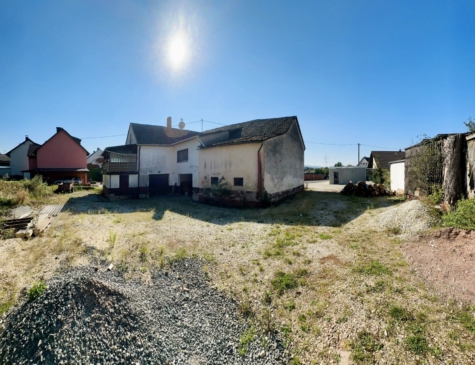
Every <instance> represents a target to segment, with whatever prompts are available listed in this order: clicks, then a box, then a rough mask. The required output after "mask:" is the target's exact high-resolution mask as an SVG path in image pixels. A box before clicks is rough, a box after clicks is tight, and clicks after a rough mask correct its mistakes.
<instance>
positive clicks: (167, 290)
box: [0, 259, 289, 364]
mask: <svg viewBox="0 0 475 365" xmlns="http://www.w3.org/2000/svg"><path fill="white" fill-rule="evenodd" d="M46 285H47V289H46V290H45V291H44V292H43V293H42V294H41V295H39V296H38V297H37V298H36V299H34V300H33V301H30V302H24V303H23V305H21V306H18V307H17V308H15V309H14V310H13V311H12V312H10V313H9V314H8V316H7V318H6V323H5V321H4V324H0V364H30V363H48V364H71V363H74V364H99V363H100V364H106V363H107V364H137V363H140V364H195V363H196V364H202V363H203V364H204V363H206V364H251V363H252V364H286V363H287V362H288V360H289V359H288V357H287V356H286V355H285V350H284V347H283V344H282V342H281V341H280V340H279V339H278V338H277V337H276V335H275V334H274V333H268V334H259V333H256V334H255V337H254V340H253V341H251V342H250V343H248V344H246V346H245V348H243V347H242V346H243V345H242V343H240V337H241V336H242V335H243V333H245V332H246V331H249V330H250V325H249V324H248V323H247V322H246V321H243V320H242V319H240V317H239V315H238V311H237V305H236V303H235V302H234V301H233V300H232V299H230V298H228V297H226V296H224V295H223V294H221V293H219V292H218V291H217V290H216V289H213V288H211V287H210V285H209V282H208V281H207V278H206V275H205V273H204V271H203V262H202V261H200V260H198V259H190V260H182V261H178V262H176V263H175V264H174V265H173V266H172V267H168V268H165V269H163V270H157V271H154V272H153V273H152V276H151V283H149V284H145V283H143V282H139V281H133V280H125V279H124V278H123V276H122V275H121V272H119V271H115V270H110V271H108V270H105V269H98V268H97V267H96V268H94V267H82V268H76V269H72V270H71V271H69V272H66V273H63V274H61V275H60V276H57V277H54V278H53V279H51V280H49V281H48V282H47V283H46ZM2 327H3V328H2ZM265 336H267V337H265Z"/></svg>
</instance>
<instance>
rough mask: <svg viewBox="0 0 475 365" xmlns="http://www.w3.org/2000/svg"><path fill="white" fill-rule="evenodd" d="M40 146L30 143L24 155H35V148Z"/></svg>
mask: <svg viewBox="0 0 475 365" xmlns="http://www.w3.org/2000/svg"><path fill="white" fill-rule="evenodd" d="M40 147H41V145H40V144H37V143H34V144H30V147H28V152H27V154H26V155H27V156H28V157H35V156H36V150H37V149H38V148H40Z"/></svg>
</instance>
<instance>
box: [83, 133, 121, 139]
mask: <svg viewBox="0 0 475 365" xmlns="http://www.w3.org/2000/svg"><path fill="white" fill-rule="evenodd" d="M126 135H127V133H125V134H115V135H113V136H100V137H82V138H81V139H94V138H111V137H122V136H126Z"/></svg>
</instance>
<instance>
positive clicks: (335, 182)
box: [333, 171, 340, 184]
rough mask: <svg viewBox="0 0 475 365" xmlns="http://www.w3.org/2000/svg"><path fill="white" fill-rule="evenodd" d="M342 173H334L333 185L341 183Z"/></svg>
mask: <svg viewBox="0 0 475 365" xmlns="http://www.w3.org/2000/svg"><path fill="white" fill-rule="evenodd" d="M339 178H340V173H339V172H337V171H333V183H334V184H339V183H340V179H339Z"/></svg>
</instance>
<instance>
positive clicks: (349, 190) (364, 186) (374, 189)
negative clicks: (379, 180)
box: [341, 181, 396, 197]
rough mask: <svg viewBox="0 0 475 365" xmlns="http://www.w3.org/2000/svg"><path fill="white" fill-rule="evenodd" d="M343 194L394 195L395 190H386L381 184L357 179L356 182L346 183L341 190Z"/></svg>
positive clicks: (365, 195) (364, 195)
mask: <svg viewBox="0 0 475 365" xmlns="http://www.w3.org/2000/svg"><path fill="white" fill-rule="evenodd" d="M341 193H342V194H344V195H356V196H363V197H373V196H395V195H396V192H395V191H391V190H387V189H385V188H384V185H383V184H372V183H367V182H366V181H359V182H357V183H356V184H353V183H351V182H350V183H348V184H346V185H345V187H344V188H343V190H342V191H341Z"/></svg>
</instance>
